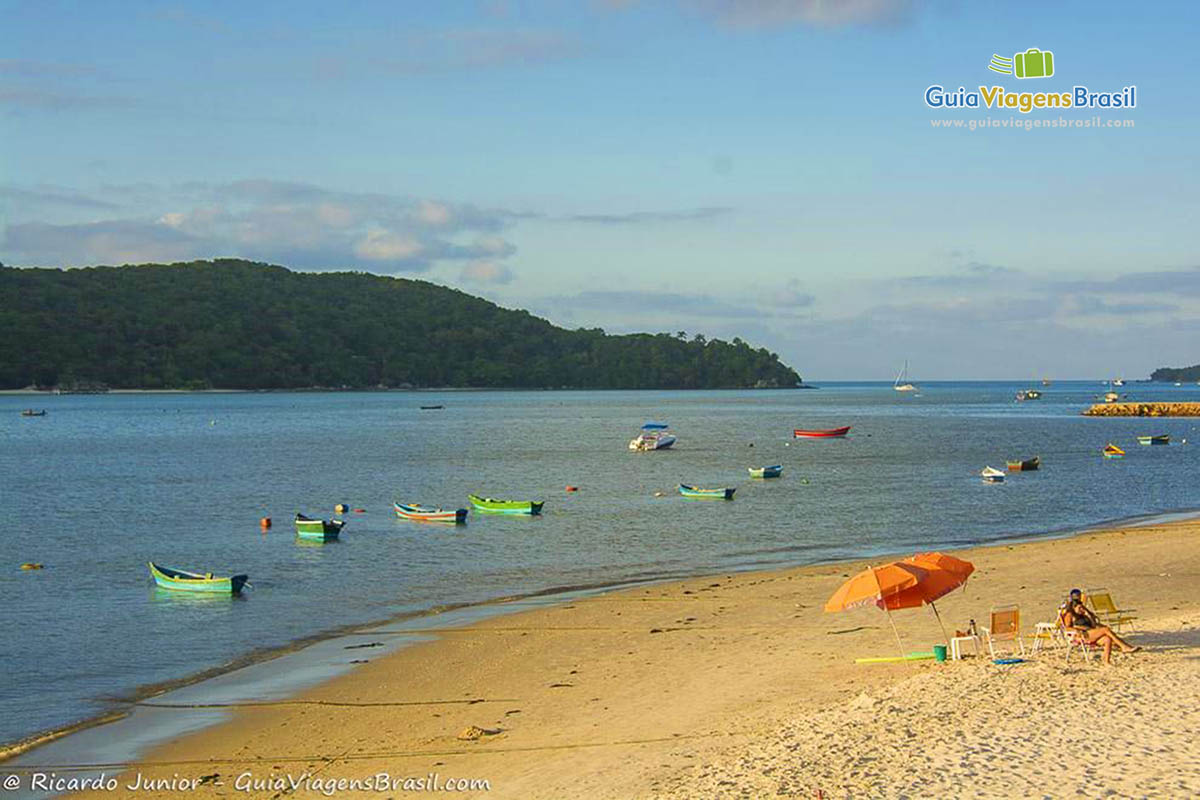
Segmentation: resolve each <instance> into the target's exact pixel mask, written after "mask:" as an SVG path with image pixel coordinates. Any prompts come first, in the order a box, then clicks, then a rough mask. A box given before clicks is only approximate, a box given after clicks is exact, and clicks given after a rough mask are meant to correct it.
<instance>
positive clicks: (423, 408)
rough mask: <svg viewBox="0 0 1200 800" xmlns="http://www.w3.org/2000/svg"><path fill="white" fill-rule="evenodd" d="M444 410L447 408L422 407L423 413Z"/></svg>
mask: <svg viewBox="0 0 1200 800" xmlns="http://www.w3.org/2000/svg"><path fill="white" fill-rule="evenodd" d="M443 408H445V406H421V410H422V411H438V410H439V409H443Z"/></svg>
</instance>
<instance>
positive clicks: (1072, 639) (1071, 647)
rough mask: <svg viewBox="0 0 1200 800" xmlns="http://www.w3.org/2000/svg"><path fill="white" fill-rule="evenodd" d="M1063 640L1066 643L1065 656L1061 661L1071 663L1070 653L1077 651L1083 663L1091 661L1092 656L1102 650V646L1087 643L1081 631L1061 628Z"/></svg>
mask: <svg viewBox="0 0 1200 800" xmlns="http://www.w3.org/2000/svg"><path fill="white" fill-rule="evenodd" d="M1061 630H1062V632H1063V639H1064V640H1065V641H1066V643H1067V655H1066V658H1064V659H1063V660H1064V661H1066V662H1067V663H1068V664H1069V663H1071V653H1073V652H1074V651H1076V650H1078V651H1079V654H1080V655H1081V656H1083V660H1084V661H1091V660H1092V655H1093V654H1095V653H1099V652H1100V651H1101V650H1103V649H1104V648H1103V646H1101V645H1098V644H1094V643H1092V642H1089V641H1088V640H1087V639H1086V638H1084V635H1083V633H1082V632H1081V631H1077V630H1074V629H1073V628H1071V629H1068V628H1062V629H1061Z"/></svg>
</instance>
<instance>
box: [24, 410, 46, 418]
mask: <svg viewBox="0 0 1200 800" xmlns="http://www.w3.org/2000/svg"><path fill="white" fill-rule="evenodd" d="M21 416H22V417H44V416H46V409H44V408H39V409H36V410H35V409H32V408H25V409H22V410H21Z"/></svg>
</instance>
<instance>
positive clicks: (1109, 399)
mask: <svg viewBox="0 0 1200 800" xmlns="http://www.w3.org/2000/svg"><path fill="white" fill-rule="evenodd" d="M1120 399H1121V395H1119V394H1117V393H1116V392H1105V393H1104V402H1106V403H1115V402H1117V401H1118V400H1120Z"/></svg>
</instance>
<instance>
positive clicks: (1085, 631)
mask: <svg viewBox="0 0 1200 800" xmlns="http://www.w3.org/2000/svg"><path fill="white" fill-rule="evenodd" d="M1060 619H1061V620H1062V626H1063V630H1064V631H1066V632H1067V633H1068V635H1069V634H1070V633H1072V632H1074V634H1075V635H1076V636H1079V637H1080V638H1081V639H1082V640H1083V642H1084V643H1085V644H1088V645H1096V646H1099V647H1103V648H1104V663H1105V664H1109V663H1111V661H1112V649H1113V645H1116V646H1117V647H1118V648H1120V650H1121V652H1122V653H1136V652H1137V651H1138V650H1141V649H1142V648H1140V647H1134V646H1133V645H1131V644H1130V643H1129V642H1127V641H1125V640H1124V639H1122V638H1121V637H1120V636H1117V635H1116V634H1115V633H1113V631H1112V628H1110V627H1108V626H1107V625H1103V624H1101V622H1100V620H1099V619H1097V617H1096V615H1095V614H1093V613H1092V610H1091V609H1090V608H1088V607H1087V606H1085V605H1084V604H1083V592H1081V591H1080V590H1079V589H1072V590H1071V594H1070V595H1069V596H1068V598H1067V602H1066V604H1065V605H1064V606H1063V607H1062V611H1061V612H1060Z"/></svg>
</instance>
